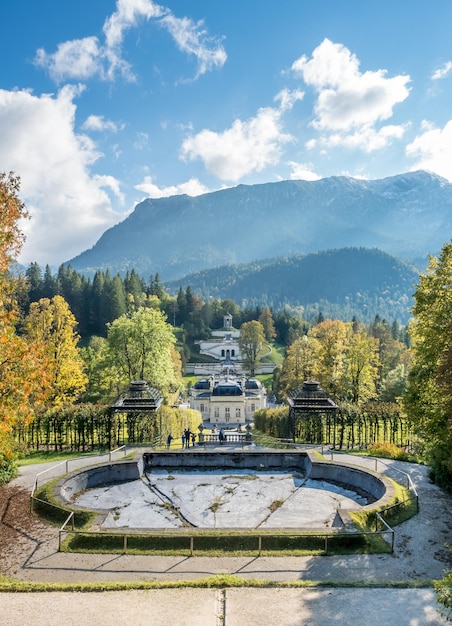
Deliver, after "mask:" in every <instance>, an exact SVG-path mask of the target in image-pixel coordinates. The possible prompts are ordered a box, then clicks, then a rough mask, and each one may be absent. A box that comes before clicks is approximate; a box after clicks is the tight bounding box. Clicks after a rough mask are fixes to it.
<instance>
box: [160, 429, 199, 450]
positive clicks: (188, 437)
mask: <svg viewBox="0 0 452 626" xmlns="http://www.w3.org/2000/svg"><path fill="white" fill-rule="evenodd" d="M173 439H174V437H173V435H171V434H169V435H168V437H167V438H166V447H167V448H168V450H169V449H170V448H171V442H172V441H173ZM181 439H182V447H183V448H189V447H190V442H191V445H192V446H194V445H195V443H196V434H195V433H192V432H190V429H189V428H186V429H185V430H184V432H183V433H182V437H181Z"/></svg>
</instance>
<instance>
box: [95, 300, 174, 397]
mask: <svg viewBox="0 0 452 626" xmlns="http://www.w3.org/2000/svg"><path fill="white" fill-rule="evenodd" d="M175 341H176V339H175V336H174V334H173V331H172V327H171V326H170V325H169V324H168V323H167V321H166V317H165V315H164V314H163V313H162V312H161V311H160V310H158V309H153V308H145V307H142V308H141V309H139V310H138V311H135V312H134V313H132V314H131V315H122V316H121V317H119V318H118V319H116V320H114V321H113V322H111V323H110V324H108V334H107V344H108V353H109V363H110V365H111V368H112V370H114V371H115V372H116V378H117V381H118V384H119V385H121V386H122V387H124V386H126V385H127V384H129V383H130V381H132V380H146V381H147V382H148V383H149V384H150V385H151V386H152V387H155V388H156V389H158V390H159V391H160V392H161V394H162V395H163V397H164V398H166V399H169V397H170V396H171V394H172V393H174V392H176V391H177V390H178V389H179V388H180V385H181V371H180V358H179V360H178V359H177V355H176V353H175V349H174V345H175Z"/></svg>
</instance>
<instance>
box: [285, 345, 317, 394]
mask: <svg viewBox="0 0 452 626" xmlns="http://www.w3.org/2000/svg"><path fill="white" fill-rule="evenodd" d="M318 350H319V342H318V341H317V339H315V338H314V337H308V336H307V335H304V336H303V337H299V338H298V339H295V341H294V342H293V343H292V344H291V345H290V346H289V348H288V349H287V355H286V357H285V359H284V362H283V364H282V368H281V374H280V376H279V380H278V396H279V397H280V398H281V399H283V398H287V397H288V396H290V394H291V392H293V391H295V390H297V389H299V388H300V387H302V385H303V383H304V381H305V380H311V379H312V378H313V376H314V375H315V371H316V365H317V354H318Z"/></svg>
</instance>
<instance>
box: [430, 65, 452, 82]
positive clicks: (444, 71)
mask: <svg viewBox="0 0 452 626" xmlns="http://www.w3.org/2000/svg"><path fill="white" fill-rule="evenodd" d="M451 72H452V61H447V63H444V65H443V66H442V67H440V68H439V69H437V70H435V71H434V72H433V74H432V80H441V79H442V78H446V76H448V75H449V74H450V73H451Z"/></svg>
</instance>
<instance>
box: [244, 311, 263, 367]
mask: <svg viewBox="0 0 452 626" xmlns="http://www.w3.org/2000/svg"><path fill="white" fill-rule="evenodd" d="M264 342H265V334H264V328H263V326H262V324H261V323H260V322H257V321H256V320H252V321H251V322H245V323H244V324H242V325H241V327H240V336H239V339H238V344H239V349H240V353H241V355H242V361H243V364H244V366H245V368H246V369H247V370H248V371H249V373H250V374H251V376H254V372H255V370H256V365H257V361H258V356H259V353H260V351H261V350H262V347H263V345H264Z"/></svg>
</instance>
